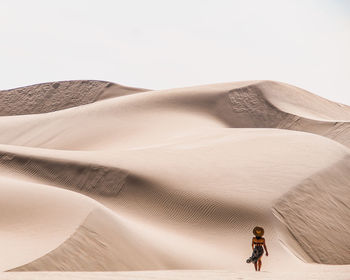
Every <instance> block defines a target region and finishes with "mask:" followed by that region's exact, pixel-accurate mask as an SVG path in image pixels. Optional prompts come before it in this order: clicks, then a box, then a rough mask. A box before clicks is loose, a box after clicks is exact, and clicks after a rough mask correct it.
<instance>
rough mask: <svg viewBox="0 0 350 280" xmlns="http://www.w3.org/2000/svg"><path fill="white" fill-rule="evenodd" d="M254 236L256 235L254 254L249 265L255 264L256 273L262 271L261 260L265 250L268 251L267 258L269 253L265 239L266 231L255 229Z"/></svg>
mask: <svg viewBox="0 0 350 280" xmlns="http://www.w3.org/2000/svg"><path fill="white" fill-rule="evenodd" d="M253 234H254V235H255V237H253V239H252V249H253V254H252V256H251V257H250V258H249V259H247V263H250V262H253V263H254V267H255V271H260V269H261V258H262V255H263V254H264V249H265V251H266V256H268V255H269V253H268V252H267V248H266V242H265V238H264V237H263V235H264V229H263V228H262V227H255V228H254V229H253ZM263 247H264V249H263Z"/></svg>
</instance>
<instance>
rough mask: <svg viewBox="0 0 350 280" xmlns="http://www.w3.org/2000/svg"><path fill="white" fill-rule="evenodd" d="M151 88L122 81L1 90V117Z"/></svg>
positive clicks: (47, 84) (58, 83) (33, 112)
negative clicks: (134, 85)
mask: <svg viewBox="0 0 350 280" xmlns="http://www.w3.org/2000/svg"><path fill="white" fill-rule="evenodd" d="M143 91H147V90H146V89H138V88H132V87H126V86H122V85H119V84H115V83H111V82H105V81H94V80H74V81H57V82H49V83H42V84H36V85H31V86H25V87H20V88H15V89H9V90H1V91H0V116H14V115H27V114H41V113H48V112H53V111H58V110H63V109H67V108H72V107H76V106H81V105H85V104H89V103H93V102H96V101H98V100H102V99H108V98H112V97H117V96H124V95H128V94H133V93H137V92H143Z"/></svg>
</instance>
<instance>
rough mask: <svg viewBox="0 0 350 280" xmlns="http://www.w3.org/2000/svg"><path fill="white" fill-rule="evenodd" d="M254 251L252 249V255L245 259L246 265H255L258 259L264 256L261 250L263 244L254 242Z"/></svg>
mask: <svg viewBox="0 0 350 280" xmlns="http://www.w3.org/2000/svg"><path fill="white" fill-rule="evenodd" d="M254 245H255V247H254V249H253V253H252V256H251V257H250V258H249V259H247V263H250V262H253V263H257V262H258V260H259V259H260V257H261V256H262V255H263V254H264V249H263V246H262V245H263V243H256V242H254Z"/></svg>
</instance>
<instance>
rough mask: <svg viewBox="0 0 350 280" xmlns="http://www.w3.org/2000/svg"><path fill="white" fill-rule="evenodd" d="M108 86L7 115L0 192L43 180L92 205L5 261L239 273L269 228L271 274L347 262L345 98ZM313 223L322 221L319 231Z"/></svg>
mask: <svg viewBox="0 0 350 280" xmlns="http://www.w3.org/2000/svg"><path fill="white" fill-rule="evenodd" d="M78 84H79V83H78ZM92 84H93V85H95V84H94V83H92ZM52 85H53V84H52ZM52 85H50V86H51V87H52ZM100 86H101V87H102V88H103V89H104V91H103V92H102V93H101V90H96V89H93V91H95V93H91V96H95V97H96V96H99V97H98V98H99V99H98V98H97V99H96V98H95V97H94V98H95V99H94V98H91V99H89V100H90V101H91V102H90V101H89V102H88V103H89V104H86V103H81V102H80V101H79V102H80V103H79V102H77V103H76V104H75V105H74V106H73V107H70V108H68V107H64V106H63V107H57V110H51V112H40V113H38V112H32V113H30V114H28V113H26V114H27V115H21V114H17V115H16V116H10V115H8V116H3V117H0V128H1V129H2V131H6V134H1V135H0V176H1V177H0V178H2V179H1V183H2V188H3V190H4V191H3V193H4V194H6V195H9V194H10V193H11V192H9V189H10V188H11V187H10V186H11V183H9V182H10V181H9V180H8V178H12V179H15V180H17V182H20V185H21V186H22V188H24V189H25V190H26V191H29V190H31V189H33V193H36V191H35V187H33V186H37V185H39V186H41V188H46V189H48V190H49V191H50V192H52V193H53V194H54V193H55V192H57V193H58V194H62V193H66V192H67V196H71V194H72V193H74V194H75V196H76V197H79V200H82V201H89V202H86V205H90V206H86V208H84V207H85V206H84V207H83V208H81V209H87V210H84V211H85V212H84V214H81V215H80V216H79V215H77V216H76V218H75V220H74V222H73V219H72V220H71V217H69V215H68V216H67V220H68V221H70V220H71V222H70V223H68V224H69V226H68V225H67V226H66V225H62V227H63V229H64V230H62V231H61V234H60V235H59V238H60V241H57V240H58V239H56V241H52V238H51V237H50V236H48V235H47V233H45V232H40V230H33V231H32V235H30V236H31V237H30V238H28V239H27V240H24V241H23V242H24V243H23V246H28V244H30V241H31V240H38V239H42V240H45V242H46V243H45V244H47V245H46V246H45V247H43V248H42V251H41V253H40V254H38V253H31V251H30V250H28V254H27V255H26V259H25V260H24V259H23V260H15V258H14V259H13V260H12V261H9V262H8V263H7V264H4V266H3V268H2V270H7V271H9V270H10V271H17V270H18V271H32V270H36V271H42V270H63V271H106V270H114V271H122V270H124V271H131V270H158V269H162V270H163V269H213V270H216V269H234V270H236V271H244V270H249V269H251V267H250V266H251V265H248V264H246V263H245V259H246V258H247V257H249V255H250V253H251V248H250V242H251V241H250V238H251V230H252V229H253V227H254V226H256V225H261V226H264V228H265V230H266V240H267V244H268V248H269V252H270V256H269V257H263V269H265V270H267V271H272V272H276V273H277V272H281V273H282V272H283V271H300V272H301V271H305V272H308V271H309V272H312V271H314V272H315V271H317V270H318V269H319V267H317V266H315V264H313V263H319V264H344V265H346V264H350V259H348V257H349V256H348V255H347V253H346V252H347V245H346V242H345V243H344V240H346V239H345V238H346V233H347V232H348V228H347V217H348V216H349V209H348V208H347V207H346V205H348V203H349V202H348V201H347V196H346V194H348V193H349V189H348V187H347V186H348V185H347V184H348V183H347V182H348V180H349V175H348V174H349V172H348V167H347V166H348V157H349V149H348V148H347V146H348V144H349V142H348V137H347V134H348V125H349V124H348V119H349V116H350V110H349V108H348V107H347V106H345V105H344V106H343V105H339V104H336V103H332V102H330V101H328V100H324V99H322V98H320V97H318V96H315V95H312V94H310V93H307V92H305V91H303V90H301V89H298V88H295V87H292V86H290V85H286V84H282V83H277V82H272V81H247V82H236V83H225V84H214V85H205V86H198V87H190V88H179V89H169V90H158V91H151V90H143V89H133V88H128V87H121V86H119V85H111V86H109V87H107V89H106V84H101V85H100ZM34 89H35V87H34ZM86 90H88V89H86V88H84V90H82V91H81V92H76V93H75V94H78V95H81V94H83V91H86ZM96 92H98V94H97V93H96ZM24 94H25V93H24ZM84 94H85V93H84ZM48 102H49V101H48ZM314 104H316V105H314ZM34 107H35V106H34ZM54 107H55V105H54V106H53V107H52V108H54ZM340 178H341V179H340ZM329 186H332V187H329ZM58 190H59V191H58ZM37 193H38V195H39V197H40V192H39V191H38V192H37ZM319 193H322V194H324V196H320V197H319V199H314V200H313V199H312V198H313V197H315V196H316V195H317V194H319ZM12 195H14V194H12ZM4 197H6V196H4ZM15 197H16V199H15V200H17V202H16V203H17V204H16V205H21V201H22V199H24V198H22V197H21V196H15ZM305 198H309V199H311V201H312V203H310V202H309V201H308V200H305ZM299 200H300V203H299V202H298V203H297V204H295V202H296V201H299ZM74 201H75V200H67V201H66V204H67V206H68V205H69V207H72V209H74V207H76V206H75V202H74ZM90 202H91V203H92V204H91V203H90ZM84 203H85V202H84ZM6 205H8V204H4V206H3V207H5V208H6V209H5V210H4V211H10V213H11V211H14V210H13V209H14V208H13V207H12V208H11V207H10V206H6ZM84 205H85V204H84ZM321 205H322V207H321ZM344 205H345V206H344ZM40 207H41V206H38V208H37V209H39V208H40ZM10 209H12V210H10ZM45 209H46V211H48V213H50V212H51V211H53V213H55V211H57V210H55V209H59V208H56V205H55V203H53V204H52V210H50V207H48V208H45ZM317 209H322V211H321V212H319V211H318V210H317ZM329 213H332V215H329ZM14 217H18V216H14ZM341 217H343V219H342V218H341ZM14 219H15V220H16V219H18V218H14ZM308 221H309V223H311V222H310V221H317V222H315V223H314V226H315V228H312V229H313V231H311V228H308V227H305V226H303V224H305V223H307V222H308ZM26 227H27V225H26V222H25V221H24V220H21V219H19V220H18V226H17V227H16V228H12V229H11V228H9V231H8V232H9V233H11V232H12V233H13V234H14V236H19V238H20V236H21V235H20V234H18V233H20V232H21V231H23V229H26ZM317 229H319V230H322V232H323V233H324V235H322V236H321V237H322V246H318V247H317V244H314V243H313V238H314V234H315V233H314V232H315V231H317ZM329 235H337V237H336V238H335V240H332V239H330V238H327V236H329ZM6 236H7V235H2V237H1V235H0V239H2V240H3V241H4V242H6V238H7V237H6ZM31 238H32V239H31ZM32 243H33V242H32ZM315 247H316V248H315ZM337 248H342V249H339V250H337ZM20 250H21V248H20V247H19V248H18V251H15V252H14V253H13V255H16V253H19V252H20ZM335 250H337V252H339V254H334V253H333V254H332V252H334V251H335ZM310 262H311V263H310ZM321 267H323V266H322V265H321ZM345 267H346V266H345Z"/></svg>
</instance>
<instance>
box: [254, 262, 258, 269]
mask: <svg viewBox="0 0 350 280" xmlns="http://www.w3.org/2000/svg"><path fill="white" fill-rule="evenodd" d="M254 267H255V271H257V270H258V268H257V264H256V262H254Z"/></svg>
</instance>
